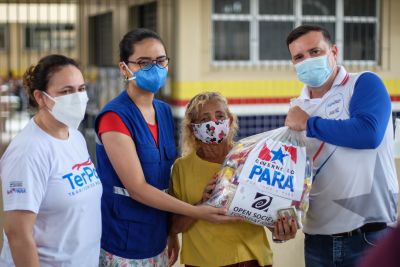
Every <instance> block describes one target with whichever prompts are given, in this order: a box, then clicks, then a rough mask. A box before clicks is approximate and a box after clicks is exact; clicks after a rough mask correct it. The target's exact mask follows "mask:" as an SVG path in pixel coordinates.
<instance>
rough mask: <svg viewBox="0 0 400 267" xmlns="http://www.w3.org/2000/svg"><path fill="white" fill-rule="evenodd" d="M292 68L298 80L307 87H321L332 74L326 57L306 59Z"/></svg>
mask: <svg viewBox="0 0 400 267" xmlns="http://www.w3.org/2000/svg"><path fill="white" fill-rule="evenodd" d="M294 67H295V69H296V72H297V77H298V78H299V80H300V81H302V82H303V83H305V84H306V85H307V86H309V87H321V86H322V85H323V84H324V83H326V81H327V80H328V79H329V77H330V76H331V74H332V72H333V68H332V67H331V66H330V65H329V60H328V55H324V56H320V57H313V58H309V59H306V60H304V61H302V62H300V63H297V64H296V65H294Z"/></svg>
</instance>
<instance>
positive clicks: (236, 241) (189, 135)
mask: <svg viewBox="0 0 400 267" xmlns="http://www.w3.org/2000/svg"><path fill="white" fill-rule="evenodd" d="M236 131H237V118H236V116H235V115H234V114H232V113H231V112H230V110H229V108H228V103H227V100H226V98H225V97H223V96H222V95H220V94H219V93H214V92H207V93H201V94H198V95H197V96H195V97H194V98H192V99H191V101H190V102H189V104H188V106H187V110H186V113H185V118H184V119H183V122H182V140H181V146H182V147H181V148H182V152H183V157H181V158H179V159H177V160H176V162H175V164H174V165H173V169H172V186H171V188H170V190H171V193H172V194H173V195H174V196H175V197H176V198H178V199H180V200H183V201H185V202H188V203H190V204H197V203H201V202H203V201H205V200H206V199H207V198H208V197H209V193H210V192H211V191H212V189H213V188H214V187H215V178H212V177H213V176H214V175H215V173H217V172H218V170H219V169H220V168H221V164H222V163H223V161H224V158H225V156H226V155H227V153H228V152H229V150H230V149H231V147H232V143H233V137H234V135H235V133H236ZM275 229H277V230H276V231H275V235H276V236H280V237H281V239H285V240H287V239H290V238H294V236H295V234H296V231H297V228H296V224H291V225H289V223H288V219H287V218H285V220H284V222H283V220H282V221H280V222H279V227H276V228H275ZM278 229H279V230H278ZM171 231H172V232H173V233H180V232H182V233H183V237H182V251H181V262H182V263H183V264H185V266H207V267H212V266H272V251H271V248H270V246H269V243H268V240H267V236H266V233H265V228H264V227H262V226H258V225H254V224H250V223H248V222H245V221H237V222H231V223H226V224H213V223H210V222H206V221H202V220H196V219H192V218H189V217H186V216H181V215H175V216H174V217H173V222H172V227H171Z"/></svg>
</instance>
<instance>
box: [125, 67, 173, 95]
mask: <svg viewBox="0 0 400 267" xmlns="http://www.w3.org/2000/svg"><path fill="white" fill-rule="evenodd" d="M122 64H124V65H125V67H126V69H127V70H128V72H129V73H130V74H131V75H132V76H131V77H129V78H128V79H127V80H128V81H132V80H136V84H137V86H138V87H139V88H140V89H143V90H146V91H148V92H151V93H153V94H155V93H156V92H157V91H158V90H160V88H161V87H163V86H164V84H165V81H166V80H167V74H168V71H167V69H166V68H159V67H157V66H153V67H152V68H150V69H149V70H143V69H141V70H138V71H137V72H135V73H133V72H132V71H131V70H130V69H129V68H128V66H127V65H126V64H125V62H122Z"/></svg>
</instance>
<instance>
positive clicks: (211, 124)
mask: <svg viewBox="0 0 400 267" xmlns="http://www.w3.org/2000/svg"><path fill="white" fill-rule="evenodd" d="M192 129H193V133H194V135H195V136H196V138H197V139H198V140H200V141H201V142H203V143H206V144H219V143H221V142H222V141H223V140H224V139H225V138H226V137H227V136H228V133H229V119H226V120H219V121H208V122H204V123H197V124H196V123H192Z"/></svg>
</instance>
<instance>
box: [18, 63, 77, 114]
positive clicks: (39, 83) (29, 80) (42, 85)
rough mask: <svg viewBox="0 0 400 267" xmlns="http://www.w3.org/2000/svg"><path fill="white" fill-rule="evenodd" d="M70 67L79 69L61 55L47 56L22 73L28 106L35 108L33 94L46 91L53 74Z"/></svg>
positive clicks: (75, 64)
mask: <svg viewBox="0 0 400 267" xmlns="http://www.w3.org/2000/svg"><path fill="white" fill-rule="evenodd" d="M68 65H72V66H75V67H76V68H77V69H79V65H78V63H77V62H76V61H75V60H73V59H72V58H69V57H66V56H63V55H48V56H45V57H43V58H41V59H40V60H39V62H38V63H37V65H36V66H30V67H29V68H28V69H27V70H26V71H25V73H24V76H23V84H24V88H25V90H26V93H27V95H28V96H29V104H30V105H31V106H32V107H33V108H36V107H37V106H38V104H37V103H36V100H35V97H34V96H33V92H34V91H35V90H40V91H43V92H46V91H47V85H48V83H49V81H50V79H51V77H52V76H53V75H54V73H56V72H58V71H59V70H61V69H62V68H63V67H65V66H68Z"/></svg>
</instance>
